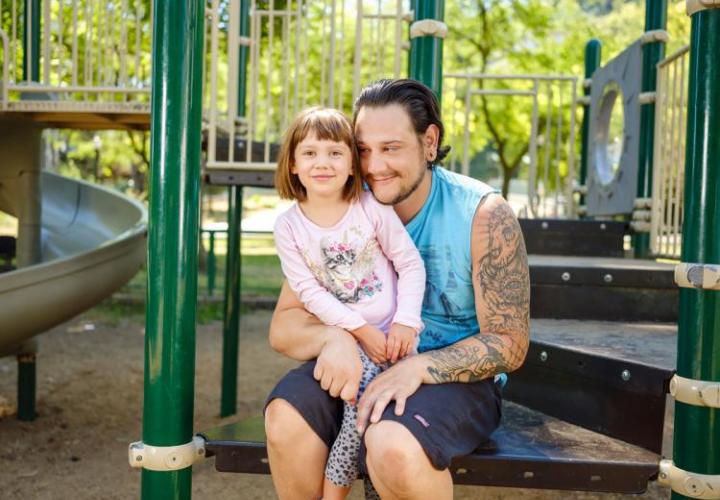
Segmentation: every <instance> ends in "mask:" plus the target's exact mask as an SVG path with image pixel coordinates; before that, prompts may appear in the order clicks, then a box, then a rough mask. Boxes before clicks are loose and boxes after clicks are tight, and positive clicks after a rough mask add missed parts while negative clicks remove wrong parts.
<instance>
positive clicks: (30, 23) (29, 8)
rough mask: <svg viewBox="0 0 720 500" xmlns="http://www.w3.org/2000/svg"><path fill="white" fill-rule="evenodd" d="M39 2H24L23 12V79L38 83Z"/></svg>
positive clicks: (38, 0) (29, 0)
mask: <svg viewBox="0 0 720 500" xmlns="http://www.w3.org/2000/svg"><path fill="white" fill-rule="evenodd" d="M40 12H41V10H40V0H25V5H24V10H23V79H24V80H25V81H32V82H39V81H40Z"/></svg>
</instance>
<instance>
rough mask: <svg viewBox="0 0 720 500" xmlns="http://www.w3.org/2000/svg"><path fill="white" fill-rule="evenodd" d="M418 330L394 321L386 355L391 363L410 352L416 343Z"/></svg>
mask: <svg viewBox="0 0 720 500" xmlns="http://www.w3.org/2000/svg"><path fill="white" fill-rule="evenodd" d="M416 337H417V332H416V331H415V329H414V328H410V327H409V326H405V325H400V324H398V323H393V324H392V326H390V333H389V334H388V339H387V351H386V353H385V355H386V356H387V359H389V360H390V362H391V363H395V362H396V361H397V360H399V359H403V358H404V357H405V356H407V355H408V354H410V352H411V351H412V349H413V346H414V345H415V338H416Z"/></svg>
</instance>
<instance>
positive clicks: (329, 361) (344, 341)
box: [313, 327, 362, 403]
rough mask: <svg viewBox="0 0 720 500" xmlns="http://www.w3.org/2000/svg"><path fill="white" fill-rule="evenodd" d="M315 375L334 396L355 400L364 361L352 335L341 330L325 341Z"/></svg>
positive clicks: (351, 401) (348, 400) (322, 385)
mask: <svg viewBox="0 0 720 500" xmlns="http://www.w3.org/2000/svg"><path fill="white" fill-rule="evenodd" d="M329 328H332V327H329ZM313 376H314V377H315V380H317V381H318V382H320V387H322V388H323V390H325V391H328V393H330V395H331V396H332V397H335V398H336V397H338V396H339V397H340V398H342V399H343V400H344V401H347V402H350V403H354V402H355V400H356V399H357V393H358V390H359V388H360V378H361V377H362V363H361V362H360V355H359V354H358V350H357V342H356V341H355V339H354V338H353V337H352V335H350V334H349V333H348V332H346V331H345V330H340V331H338V332H337V334H336V335H334V336H332V337H331V338H330V340H328V341H327V342H326V343H325V345H324V346H323V348H322V350H321V351H320V355H319V356H318V358H317V363H316V364H315V371H314V372H313Z"/></svg>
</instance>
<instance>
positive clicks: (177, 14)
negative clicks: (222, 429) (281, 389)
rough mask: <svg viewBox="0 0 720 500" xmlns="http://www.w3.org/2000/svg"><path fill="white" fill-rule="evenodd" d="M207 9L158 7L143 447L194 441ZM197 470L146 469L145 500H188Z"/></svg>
mask: <svg viewBox="0 0 720 500" xmlns="http://www.w3.org/2000/svg"><path fill="white" fill-rule="evenodd" d="M204 7H205V3H204V2H203V1H202V0H155V3H154V14H155V18H154V21H153V54H152V56H153V57H152V64H153V72H152V116H151V131H152V132H151V150H150V151H151V170H150V219H149V224H148V292H147V293H148V296H147V313H146V332H147V334H146V337H145V402H144V408H143V442H144V443H146V444H150V445H154V446H177V445H182V444H186V443H188V442H190V441H191V439H192V432H193V429H192V428H193V399H194V377H195V308H196V303H197V260H198V251H197V249H198V232H199V231H198V226H199V214H198V209H199V201H200V127H201V111H202V58H203V57H204V54H203V16H204V14H205V11H204ZM190 486H191V468H190V467H187V468H185V469H182V470H179V471H172V472H158V471H150V470H147V469H143V472H142V498H143V499H147V500H150V499H153V500H155V499H165V498H173V499H178V498H190V494H191V491H190Z"/></svg>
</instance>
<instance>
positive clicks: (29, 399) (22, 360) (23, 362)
mask: <svg viewBox="0 0 720 500" xmlns="http://www.w3.org/2000/svg"><path fill="white" fill-rule="evenodd" d="M17 362H18V379H17V382H18V387H17V417H18V420H23V421H26V422H29V421H33V420H35V418H36V417H37V412H36V411H35V387H36V379H37V375H36V373H37V370H36V363H35V353H29V354H18V356H17Z"/></svg>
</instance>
